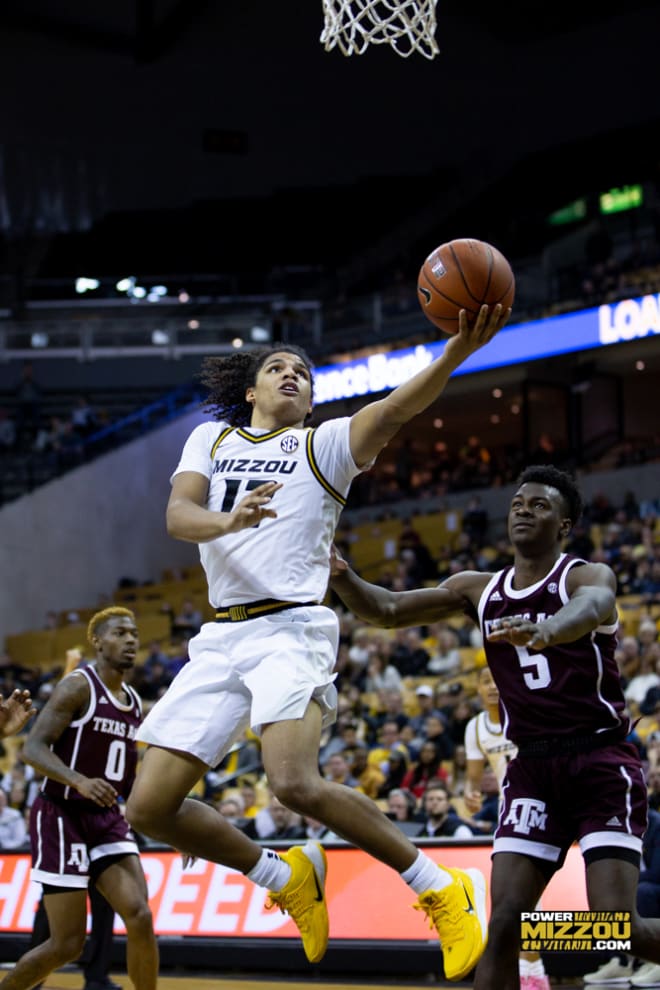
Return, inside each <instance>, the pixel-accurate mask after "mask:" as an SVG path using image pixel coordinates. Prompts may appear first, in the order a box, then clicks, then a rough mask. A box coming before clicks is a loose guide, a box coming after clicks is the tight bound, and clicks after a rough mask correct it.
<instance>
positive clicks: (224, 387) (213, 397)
mask: <svg viewBox="0 0 660 990" xmlns="http://www.w3.org/2000/svg"><path fill="white" fill-rule="evenodd" d="M281 352H284V353H285V354H295V355H296V356H297V357H299V358H301V359H302V361H303V362H304V364H305V367H306V368H307V370H308V371H309V374H310V379H311V384H312V401H314V366H313V365H312V362H311V361H310V359H309V357H308V355H307V354H306V353H305V351H304V350H303V349H302V347H297V346H296V344H273V345H272V346H271V347H264V348H260V349H259V350H256V351H236V352H235V353H234V354H226V355H222V356H220V357H207V358H204V360H203V362H202V370H201V372H200V376H199V377H200V381H201V382H202V384H203V385H206V387H207V388H208V389H209V390H210V391H209V394H208V396H207V397H206V400H205V401H204V403H203V407H204V409H208V410H210V411H211V412H212V413H213V417H214V419H216V420H223V421H224V422H226V423H229V424H230V425H231V426H249V424H250V420H251V418H252V406H251V405H250V403H249V402H247V401H246V398H245V392H246V390H247V389H248V388H250V386H251V385H254V383H255V382H256V380H257V375H258V373H259V369H260V368H261V367H262V365H263V364H264V362H265V361H266V360H267V358H269V357H270V355H271V354H279V353H281Z"/></svg>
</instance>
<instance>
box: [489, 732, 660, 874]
mask: <svg viewBox="0 0 660 990" xmlns="http://www.w3.org/2000/svg"><path fill="white" fill-rule="evenodd" d="M502 796H503V802H502V809H501V812H500V818H499V823H498V826H497V829H496V831H495V838H494V841H493V852H494V853H498V852H513V853H520V854H523V855H527V856H534V857H536V858H539V859H543V860H546V861H548V862H550V863H555V864H556V865H557V867H559V866H561V864H562V863H563V861H564V858H565V856H566V852H567V851H568V849H569V847H570V846H571V845H572V843H573V842H578V843H579V846H580V849H581V851H582V854H583V856H586V857H587V858H589V853H590V851H601V850H603V849H608V850H610V851H613V854H614V855H617V850H619V851H620V855H621V858H624V859H627V858H634V857H635V856H638V855H639V853H640V852H641V848H642V836H643V834H644V831H645V829H646V812H647V792H646V784H645V781H644V773H643V770H642V765H641V763H640V760H639V756H638V754H637V750H636V749H635V748H634V746H631V745H630V744H629V743H625V742H622V743H618V744H614V745H610V746H607V747H604V748H602V749H594V750H592V751H591V752H588V753H576V754H573V755H570V756H549V757H520V756H518V757H516V758H515V759H514V760H512V761H511V763H510V764H509V766H508V767H507V773H506V778H505V780H504V785H503V789H502ZM594 854H595V853H594Z"/></svg>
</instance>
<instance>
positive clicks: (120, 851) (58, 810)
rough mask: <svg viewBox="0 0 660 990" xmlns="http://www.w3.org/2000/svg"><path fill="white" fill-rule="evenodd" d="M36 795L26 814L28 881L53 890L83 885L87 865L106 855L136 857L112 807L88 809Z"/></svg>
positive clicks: (119, 815)
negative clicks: (28, 859)
mask: <svg viewBox="0 0 660 990" xmlns="http://www.w3.org/2000/svg"><path fill="white" fill-rule="evenodd" d="M79 804H82V802H77V801H63V802H61V803H57V804H56V803H55V802H54V801H51V800H50V799H49V798H46V797H44V796H43V795H39V796H38V797H37V798H36V800H35V802H34V804H33V805H32V811H31V813H30V844H31V847H32V873H31V876H32V879H33V880H36V881H37V882H39V883H44V884H52V885H53V886H55V887H86V886H87V885H88V882H89V875H90V867H91V868H93V864H94V863H95V862H97V861H98V860H101V859H104V858H105V857H107V856H129V855H138V847H137V844H136V842H135V838H134V836H133V833H132V832H131V829H130V827H129V825H128V822H127V821H126V819H125V818H124V816H123V815H122V813H121V811H120V810H119V808H118V806H117V805H116V804H115V805H113V806H112V808H98V809H93V808H92V809H90V808H89V806H84V807H79V806H78V805H79Z"/></svg>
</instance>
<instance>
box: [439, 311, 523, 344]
mask: <svg viewBox="0 0 660 990" xmlns="http://www.w3.org/2000/svg"><path fill="white" fill-rule="evenodd" d="M510 316H511V310H510V309H502V306H501V304H500V303H497V305H496V306H493V307H492V308H491V307H489V306H482V307H481V308H480V310H479V312H478V314H477V318H476V319H475V320H474V322H473V323H470V321H469V320H468V315H467V310H465V309H462V310H461V311H460V312H459V314H458V333H457V334H455V335H454V336H453V337H450V338H449V340H448V341H447V344H446V346H445V350H448V351H453V350H456V351H461V352H462V353H464V354H466V355H467V354H472V352H473V351H476V350H478V349H479V348H480V347H484V346H485V345H486V344H487V343H489V341H491V340H492V339H493V337H494V336H495V334H496V333H498V332H499V331H500V330H501V329H502V327H504V326H506V323H507V321H508V319H509V317H510Z"/></svg>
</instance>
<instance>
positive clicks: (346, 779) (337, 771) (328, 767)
mask: <svg viewBox="0 0 660 990" xmlns="http://www.w3.org/2000/svg"><path fill="white" fill-rule="evenodd" d="M323 773H324V776H325V779H326V780H331V781H332V782H333V783H334V784H344V785H345V786H346V787H358V786H359V781H358V780H357V778H356V777H354V776H353V774H352V773H351V765H350V763H349V761H348V759H347V758H346V755H345V754H344V753H334V754H333V755H332V756H331V757H330V758H329V759H328V760H327V761H326V763H324V764H323Z"/></svg>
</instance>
